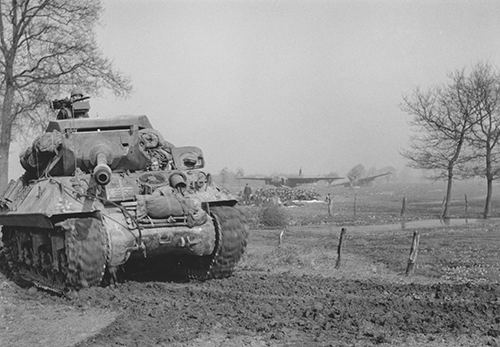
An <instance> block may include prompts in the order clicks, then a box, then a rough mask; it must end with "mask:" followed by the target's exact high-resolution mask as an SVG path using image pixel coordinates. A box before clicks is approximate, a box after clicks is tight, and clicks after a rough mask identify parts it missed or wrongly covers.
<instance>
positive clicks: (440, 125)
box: [402, 71, 475, 218]
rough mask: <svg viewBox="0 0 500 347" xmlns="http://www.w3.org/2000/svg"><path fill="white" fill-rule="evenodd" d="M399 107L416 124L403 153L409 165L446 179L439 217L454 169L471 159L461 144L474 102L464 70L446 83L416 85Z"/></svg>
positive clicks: (445, 213)
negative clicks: (436, 85) (431, 86)
mask: <svg viewBox="0 0 500 347" xmlns="http://www.w3.org/2000/svg"><path fill="white" fill-rule="evenodd" d="M402 109H403V110H404V111H405V112H407V113H408V114H409V115H411V116H413V120H412V125H413V126H414V128H415V135H414V136H412V138H411V144H410V148H409V149H408V150H406V151H404V152H403V153H402V154H403V156H404V157H406V158H407V159H408V160H409V161H410V166H411V167H414V168H419V169H426V170H432V172H433V177H434V178H436V179H446V180H447V188H446V197H445V203H444V208H443V211H442V218H447V217H448V206H449V201H450V198H451V191H452V186H453V179H454V176H455V170H456V169H457V168H461V167H462V166H463V165H464V164H465V163H466V162H467V161H468V160H470V158H469V157H468V156H466V155H464V153H463V148H464V146H465V144H466V136H467V134H468V133H469V132H470V131H471V129H472V126H473V124H474V118H473V117H472V115H473V112H474V109H475V105H474V103H473V102H472V100H471V98H470V97H469V95H468V89H467V78H466V77H465V74H464V72H463V71H456V72H454V73H453V74H451V75H450V82H449V84H448V85H444V86H442V87H436V88H431V89H429V90H428V91H425V92H423V91H421V90H420V89H416V90H415V91H414V92H413V94H412V95H410V96H406V97H403V104H402Z"/></svg>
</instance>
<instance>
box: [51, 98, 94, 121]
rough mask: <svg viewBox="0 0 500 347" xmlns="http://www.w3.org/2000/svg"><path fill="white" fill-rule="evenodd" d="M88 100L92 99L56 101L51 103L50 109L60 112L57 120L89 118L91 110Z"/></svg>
mask: <svg viewBox="0 0 500 347" xmlns="http://www.w3.org/2000/svg"><path fill="white" fill-rule="evenodd" d="M88 99H90V96H84V97H81V98H78V99H74V100H71V99H68V98H64V99H56V100H53V101H52V102H51V103H50V108H52V109H53V110H59V112H58V113H57V119H67V118H80V117H88V111H89V110H90V104H89V102H88V101H86V100H88Z"/></svg>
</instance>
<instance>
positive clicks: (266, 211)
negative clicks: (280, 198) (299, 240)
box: [259, 204, 288, 227]
mask: <svg viewBox="0 0 500 347" xmlns="http://www.w3.org/2000/svg"><path fill="white" fill-rule="evenodd" d="M259 215H260V222H261V224H263V225H265V226H267V227H285V226H287V225H288V216H287V214H286V212H285V210H284V209H283V208H281V207H280V206H278V205H274V204H271V205H266V206H264V207H262V209H261V211H260V214H259Z"/></svg>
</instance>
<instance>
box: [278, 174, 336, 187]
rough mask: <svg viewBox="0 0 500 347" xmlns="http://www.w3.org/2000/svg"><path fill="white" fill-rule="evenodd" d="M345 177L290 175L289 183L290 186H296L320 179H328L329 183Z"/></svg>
mask: <svg viewBox="0 0 500 347" xmlns="http://www.w3.org/2000/svg"><path fill="white" fill-rule="evenodd" d="M343 178H344V177H328V176H324V177H288V178H287V185H289V186H290V187H295V186H297V185H300V184H307V183H315V182H318V181H328V183H331V182H333V181H335V180H340V179H343Z"/></svg>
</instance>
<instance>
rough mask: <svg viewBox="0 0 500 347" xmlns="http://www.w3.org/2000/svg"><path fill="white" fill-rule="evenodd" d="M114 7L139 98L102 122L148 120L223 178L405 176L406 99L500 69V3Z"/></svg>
mask: <svg viewBox="0 0 500 347" xmlns="http://www.w3.org/2000/svg"><path fill="white" fill-rule="evenodd" d="M103 3H104V7H105V12H104V13H103V15H102V17H101V22H102V26H101V27H100V28H98V31H97V37H98V41H99V43H100V46H101V48H102V51H103V53H104V55H105V56H107V57H109V58H111V59H112V60H113V62H114V65H115V67H116V68H117V69H118V70H120V71H122V72H123V73H125V74H127V75H129V76H130V77H131V79H132V82H133V87H134V91H133V93H132V95H131V96H130V97H129V98H128V99H117V98H115V97H114V96H107V97H105V98H94V99H93V101H92V110H91V115H99V116H100V117H110V116H112V115H117V114H146V115H148V116H149V117H150V120H151V121H152V123H153V125H154V126H155V127H156V128H157V129H159V130H160V131H161V132H162V133H163V134H164V136H165V138H166V139H167V140H169V141H170V142H173V143H174V144H175V145H177V146H182V145H195V146H198V147H201V148H202V149H203V151H204V153H205V158H206V161H207V166H208V169H209V170H211V171H213V172H217V171H218V170H220V169H221V168H223V167H225V166H227V167H228V168H230V169H237V168H243V169H244V170H245V173H247V174H252V173H263V174H271V173H278V172H281V173H297V172H298V170H299V168H300V167H302V171H303V173H304V174H308V175H316V174H324V173H328V172H331V171H336V172H338V173H339V174H345V173H346V171H348V170H349V169H350V168H351V167H352V166H354V165H355V164H358V163H363V164H364V165H365V166H366V167H367V168H368V167H370V166H376V167H378V168H380V167H382V166H386V165H393V166H395V167H398V168H400V167H403V166H404V164H405V161H404V160H403V159H402V158H401V156H400V154H399V152H400V151H401V150H402V149H403V148H405V147H406V146H407V144H408V139H409V134H410V132H409V129H408V120H409V118H408V116H407V115H406V114H404V113H403V112H402V111H401V110H400V109H399V104H400V102H401V97H402V95H403V94H405V93H408V92H409V91H411V90H412V89H413V88H414V87H416V86H420V87H424V88H425V87H428V86H431V85H433V84H436V83H439V82H443V81H445V79H446V75H447V73H449V72H450V71H453V70H455V69H459V68H464V67H471V66H472V65H474V64H476V63H477V62H480V61H482V62H490V63H492V64H494V65H496V66H500V37H499V34H500V1H396V0H394V1H352V0H349V1H305V0H304V1H290V0H283V1H270V0H266V1H251V0H248V1H244V0H240V1H237V0H235V1H215V0H211V1H184V0H183V1H167V0H155V1H153V0H149V1H145V0H141V1H137V0H136V1H132V0H105V1H103Z"/></svg>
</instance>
